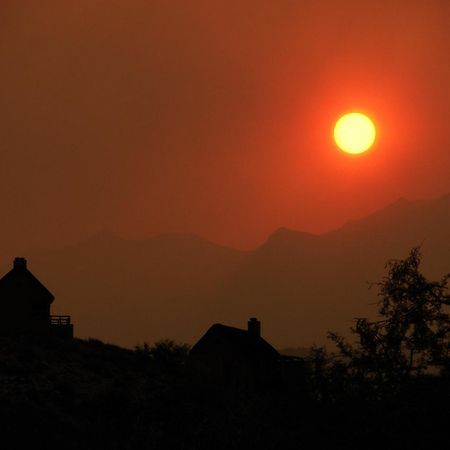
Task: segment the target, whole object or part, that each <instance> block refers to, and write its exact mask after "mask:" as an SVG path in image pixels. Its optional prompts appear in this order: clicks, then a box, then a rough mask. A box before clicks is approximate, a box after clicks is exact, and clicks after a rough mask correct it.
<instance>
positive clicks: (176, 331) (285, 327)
mask: <svg viewBox="0 0 450 450" xmlns="http://www.w3.org/2000/svg"><path fill="white" fill-rule="evenodd" d="M449 230H450V195H446V196H444V197H442V198H438V199H434V200H425V201H414V202H410V201H407V200H404V199H401V200H399V201H397V202H395V203H393V204H391V205H389V206H388V207H386V208H384V209H382V210H380V211H377V212H375V213H373V214H371V215H369V216H367V217H365V218H362V219H358V220H354V221H351V222H348V223H347V224H345V225H344V226H342V227H341V228H339V229H336V230H334V231H331V232H329V233H325V234H322V235H314V234H311V233H307V232H301V231H295V230H290V229H287V228H279V229H278V230H276V231H275V232H274V233H272V234H271V235H270V236H269V237H268V239H267V241H266V242H265V243H264V244H262V245H261V246H260V247H258V248H257V249H255V250H253V251H241V250H236V249H233V248H229V247H225V246H220V245H216V244H214V243H212V242H210V241H208V240H206V239H203V238H201V237H198V236H195V235H192V234H183V233H162V234H159V235H155V236H153V237H151V238H148V239H145V240H128V239H123V238H120V237H118V236H115V235H114V234H112V233H110V232H107V231H106V232H102V233H100V234H97V235H95V236H93V237H91V238H90V239H87V240H84V241H82V242H79V243H77V244H74V245H71V246H68V247H66V248H63V249H61V250H58V251H53V252H49V253H47V254H43V255H41V256H39V257H37V258H33V259H32V260H31V261H30V262H29V267H30V270H31V271H32V272H33V273H34V274H35V275H36V276H37V277H38V278H39V279H40V280H41V281H42V282H43V283H44V284H45V285H46V286H47V287H48V288H49V289H50V291H51V292H52V293H54V294H55V296H56V300H55V303H54V311H55V313H71V314H72V315H73V317H74V321H75V332H76V333H78V335H79V336H94V337H99V338H101V339H103V340H106V341H110V342H117V343H120V344H123V345H134V344H136V343H137V342H142V341H144V340H145V341H150V342H151V341H154V340H157V339H162V338H173V339H177V340H180V341H186V342H189V343H193V342H195V341H196V340H197V339H198V338H199V337H200V336H201V335H202V334H203V333H204V331H205V330H206V329H207V328H208V327H209V325H210V324H211V323H214V322H219V323H226V324H229V325H232V326H237V327H240V326H242V324H244V323H245V321H246V320H247V318H248V317H250V316H257V317H259V318H260V319H261V320H262V328H263V334H264V337H266V338H267V339H268V340H269V341H270V342H272V343H273V344H274V345H276V346H277V347H279V348H280V347H287V346H301V347H305V346H308V345H309V344H310V343H312V342H313V341H316V342H322V341H323V339H324V336H325V334H326V331H327V330H328V329H340V330H345V329H347V328H348V325H349V320H350V319H351V318H352V317H355V316H364V315H368V314H371V312H372V310H373V308H372V307H371V306H370V304H371V303H373V302H374V301H375V300H376V292H375V291H374V290H372V291H368V290H367V285H368V284H367V283H368V282H369V281H377V280H379V279H380V278H381V276H382V275H383V273H384V272H383V271H384V265H385V262H386V260H387V259H389V258H402V257H405V256H406V255H407V253H408V251H409V250H410V249H411V248H412V247H413V246H416V245H420V244H422V243H423V252H424V258H425V260H424V269H425V271H426V273H427V274H429V275H430V276H439V275H442V274H443V273H445V272H448V271H449V261H450V247H449V241H450V235H449ZM8 266H9V264H8ZM8 266H6V265H4V271H6V270H8V268H9V267H8Z"/></svg>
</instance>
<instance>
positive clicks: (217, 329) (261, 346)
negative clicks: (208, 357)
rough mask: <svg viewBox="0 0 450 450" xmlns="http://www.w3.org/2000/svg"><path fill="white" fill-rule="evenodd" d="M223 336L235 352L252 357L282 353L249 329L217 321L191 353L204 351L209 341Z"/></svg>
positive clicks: (268, 356)
mask: <svg viewBox="0 0 450 450" xmlns="http://www.w3.org/2000/svg"><path fill="white" fill-rule="evenodd" d="M217 338H221V339H225V340H226V341H227V344H228V345H229V346H230V347H231V348H232V350H233V352H234V353H236V354H239V355H240V356H242V357H244V358H247V359H251V358H254V357H263V358H278V357H279V356H280V355H279V353H278V352H277V350H275V349H274V348H273V347H272V346H271V345H270V344H269V343H268V342H267V341H266V340H264V339H263V338H262V337H260V336H255V335H254V334H252V333H249V332H248V331H247V330H241V329H239V328H234V327H229V326H226V325H222V324H220V323H216V324H214V325H212V326H211V327H210V328H209V330H208V331H207V332H206V333H205V334H204V335H203V337H202V338H200V340H199V341H198V342H197V343H196V344H195V345H194V346H193V347H192V349H191V354H192V355H195V354H199V353H202V351H203V349H204V348H205V347H206V346H207V345H208V342H214V340H215V339H217Z"/></svg>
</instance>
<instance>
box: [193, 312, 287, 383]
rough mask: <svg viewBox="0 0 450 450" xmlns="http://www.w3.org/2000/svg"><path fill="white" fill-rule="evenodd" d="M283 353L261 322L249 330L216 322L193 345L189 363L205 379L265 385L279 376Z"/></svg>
mask: <svg viewBox="0 0 450 450" xmlns="http://www.w3.org/2000/svg"><path fill="white" fill-rule="evenodd" d="M279 358H280V354H279V353H278V351H277V350H275V349H274V348H273V347H272V346H271V345H270V344H269V343H268V342H267V341H266V340H264V339H263V338H262V337H261V323H260V322H259V320H257V319H256V318H254V317H253V318H251V319H250V320H249V321H248V328H247V330H242V329H239V328H234V327H229V326H226V325H222V324H220V323H216V324H214V325H212V326H211V328H209V330H208V331H207V332H206V333H205V335H204V336H203V337H202V338H201V339H200V340H199V341H198V342H197V343H196V344H195V345H194V346H193V347H192V349H191V351H190V354H189V360H188V363H189V365H190V367H191V368H192V369H194V370H195V372H196V374H197V375H199V376H201V377H203V378H204V379H207V380H211V381H215V382H220V383H224V384H227V385H233V386H236V387H250V386H263V385H267V384H270V383H271V382H273V381H274V380H275V379H276V375H277V372H278V362H279Z"/></svg>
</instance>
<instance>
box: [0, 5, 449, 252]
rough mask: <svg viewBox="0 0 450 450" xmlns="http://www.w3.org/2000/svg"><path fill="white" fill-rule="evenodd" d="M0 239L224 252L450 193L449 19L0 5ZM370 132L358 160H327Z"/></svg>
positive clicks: (382, 8)
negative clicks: (176, 239) (194, 243)
mask: <svg viewBox="0 0 450 450" xmlns="http://www.w3.org/2000/svg"><path fill="white" fill-rule="evenodd" d="M0 25H1V26H0V56H1V61H2V66H1V70H0V92H1V95H0V102H1V103H0V104H1V108H0V114H1V120H0V136H1V138H0V202H1V204H2V206H3V214H2V223H1V225H0V231H1V232H2V235H3V236H4V238H2V239H0V244H1V245H2V247H3V249H2V252H3V254H9V253H18V252H22V253H28V252H29V251H32V250H33V249H38V248H40V249H45V248H51V247H54V246H60V245H65V244H68V243H70V242H72V241H74V240H78V239H82V238H83V237H86V236H88V235H91V234H93V233H95V232H97V231H99V230H101V229H109V230H112V231H113V232H115V233H117V234H120V235H122V236H125V237H130V238H142V237H146V236H150V235H152V234H154V233H156V232H159V231H187V232H193V233H196V234H200V235H202V236H204V237H207V238H209V239H211V240H213V241H216V242H219V243H223V244H227V245H232V246H236V247H241V248H250V247H254V246H255V245H257V244H258V243H260V242H261V241H263V240H264V239H265V237H266V236H267V235H268V234H269V233H270V232H272V231H273V230H274V229H275V228H278V227H279V226H286V227H291V228H296V229H301V230H307V231H314V232H320V231H324V230H328V229H331V228H333V227H336V226H338V225H340V224H342V223H343V222H344V221H346V220H347V219H350V218H353V217H359V216H364V215H366V214H367V213H369V212H371V211H373V210H376V209H378V208H380V207H383V206H385V205H386V204H387V203H389V202H392V201H394V200H396V199H397V198H398V197H400V196H403V197H407V198H421V197H430V196H438V195H441V194H444V193H447V192H449V191H450V125H449V123H450V59H449V57H448V55H450V2H448V1H446V0H440V1H437V0H434V1H432V0H428V1H423V0H422V1H416V0H397V1H395V2H392V1H387V0H385V1H380V0H377V1H363V0H358V1H357V0H347V1H345V0H340V1H326V0H323V1H320V2H318V1H315V0H311V1H301V2H300V1H292V0H290V1H288V0H277V1H273V0H272V1H267V0H252V1H250V0H239V1H220V2H219V1H214V0H203V1H195V0H191V1H185V0H176V1H170V2H167V1H163V0H160V1H152V2H149V1H146V0H129V1H127V2H124V1H119V0H78V1H76V2H73V1H72V0H70V1H69V0H53V1H50V0H40V1H39V2H36V1H35V0H25V1H21V2H17V1H16V0H3V1H2V2H1V5H0ZM353 109H358V110H361V111H363V112H367V113H368V114H369V115H371V117H373V119H374V120H375V122H376V123H377V125H378V128H379V140H378V143H377V145H376V146H375V148H374V149H373V151H371V152H369V153H368V154H366V155H363V156H359V157H356V158H355V157H350V156H348V155H345V154H343V153H340V152H338V151H337V150H336V148H335V147H334V145H333V143H332V140H331V130H332V127H333V124H334V121H335V120H336V119H337V118H338V116H339V114H341V113H343V112H347V111H350V110H353Z"/></svg>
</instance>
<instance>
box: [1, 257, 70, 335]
mask: <svg viewBox="0 0 450 450" xmlns="http://www.w3.org/2000/svg"><path fill="white" fill-rule="evenodd" d="M54 299H55V297H54V296H53V294H52V293H51V292H50V291H49V290H48V289H47V288H46V287H45V286H44V285H43V284H42V283H41V282H40V281H39V280H38V279H37V278H36V277H35V276H34V275H33V274H32V273H31V272H30V271H29V270H28V268H27V261H26V259H25V258H15V259H14V264H13V268H12V270H10V271H9V272H8V273H7V274H6V275H5V276H4V277H3V278H1V279H0V334H2V335H19V334H31V335H43V336H44V335H47V336H50V335H53V336H61V337H73V325H72V324H71V321H70V316H55V315H51V314H50V305H51V304H52V303H53V300H54Z"/></svg>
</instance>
